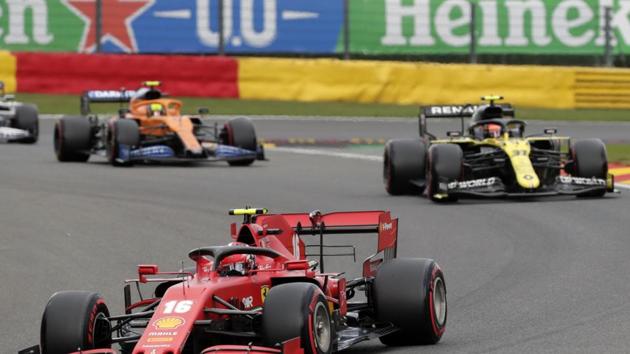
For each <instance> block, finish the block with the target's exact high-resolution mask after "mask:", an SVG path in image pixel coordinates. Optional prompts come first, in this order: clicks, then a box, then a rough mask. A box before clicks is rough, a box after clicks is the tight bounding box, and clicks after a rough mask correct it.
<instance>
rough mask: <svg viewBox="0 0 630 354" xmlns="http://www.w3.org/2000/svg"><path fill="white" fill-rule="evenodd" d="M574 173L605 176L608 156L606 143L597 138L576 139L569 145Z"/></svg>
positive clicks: (579, 175) (577, 174)
mask: <svg viewBox="0 0 630 354" xmlns="http://www.w3.org/2000/svg"><path fill="white" fill-rule="evenodd" d="M571 154H572V157H573V160H574V163H575V166H574V175H575V176H577V177H584V178H591V177H595V178H606V174H607V173H608V161H607V160H608V158H607V153H606V145H605V144H604V143H603V142H602V141H601V140H599V139H585V140H579V141H576V142H575V143H574V144H573V146H572V147H571Z"/></svg>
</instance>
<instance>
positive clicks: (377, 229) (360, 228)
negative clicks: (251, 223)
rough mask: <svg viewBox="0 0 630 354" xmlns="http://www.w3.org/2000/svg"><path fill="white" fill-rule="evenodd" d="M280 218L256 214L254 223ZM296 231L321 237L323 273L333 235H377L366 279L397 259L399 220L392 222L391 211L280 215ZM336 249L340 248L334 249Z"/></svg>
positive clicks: (365, 270) (364, 266) (366, 263)
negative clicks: (327, 241)
mask: <svg viewBox="0 0 630 354" xmlns="http://www.w3.org/2000/svg"><path fill="white" fill-rule="evenodd" d="M274 216H275V217H277V215H257V216H256V218H255V222H256V223H257V224H259V225H265V224H266V219H270V218H272V217H274ZM279 216H282V217H283V219H284V220H285V221H286V222H287V223H288V224H289V226H290V227H291V228H292V229H293V232H294V234H295V235H297V236H301V235H305V236H306V235H312V236H319V237H320V238H319V245H316V246H317V247H319V253H318V254H315V255H313V256H319V257H320V261H319V262H320V270H321V271H322V272H324V271H323V265H324V256H327V255H325V254H324V248H326V247H328V246H326V245H325V244H324V239H323V237H324V235H333V234H377V235H378V243H377V249H376V253H375V254H373V255H371V256H369V257H368V258H367V259H366V260H365V261H364V263H363V276H364V277H371V276H374V274H375V272H376V270H377V269H378V267H379V266H380V265H381V264H382V263H384V262H387V261H389V260H391V259H393V258H395V257H396V253H397V243H398V219H396V218H394V219H392V217H391V214H390V212H389V211H381V210H374V211H347V212H333V213H328V214H322V213H320V212H319V211H317V210H316V211H313V212H311V213H289V214H279ZM335 247H337V246H335Z"/></svg>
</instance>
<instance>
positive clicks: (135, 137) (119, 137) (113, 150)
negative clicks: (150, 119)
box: [107, 119, 140, 166]
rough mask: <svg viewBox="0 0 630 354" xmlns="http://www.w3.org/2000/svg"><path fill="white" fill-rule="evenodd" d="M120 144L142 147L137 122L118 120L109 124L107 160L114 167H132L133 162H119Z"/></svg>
mask: <svg viewBox="0 0 630 354" xmlns="http://www.w3.org/2000/svg"><path fill="white" fill-rule="evenodd" d="M120 144H124V145H128V146H130V147H131V146H134V147H135V146H138V145H140V128H139V127H138V123H136V121H134V120H130V119H117V120H112V121H110V122H108V131H107V160H108V161H109V162H110V163H111V164H112V165H114V166H127V165H131V164H132V163H131V162H120V161H118V158H119V154H120V151H119V147H120Z"/></svg>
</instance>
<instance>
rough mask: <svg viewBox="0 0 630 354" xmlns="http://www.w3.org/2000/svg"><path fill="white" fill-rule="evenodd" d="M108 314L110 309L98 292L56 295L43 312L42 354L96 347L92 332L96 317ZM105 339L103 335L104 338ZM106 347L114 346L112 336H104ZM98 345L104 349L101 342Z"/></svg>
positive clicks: (67, 292)
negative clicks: (106, 337)
mask: <svg viewBox="0 0 630 354" xmlns="http://www.w3.org/2000/svg"><path fill="white" fill-rule="evenodd" d="M99 314H102V315H104V316H106V317H109V310H108V309H107V305H105V302H104V301H103V299H102V297H101V296H100V295H99V294H97V293H92V292H85V291H63V292H58V293H56V294H54V295H53V296H52V297H51V298H50V300H49V301H48V304H47V305H46V309H45V311H44V315H43V317H42V324H41V347H42V353H43V354H57V353H69V352H74V351H76V350H77V348H81V349H82V350H88V349H94V348H95V341H96V340H97V338H95V334H94V333H93V329H94V324H95V320H96V318H97V317H98V316H99ZM101 339H103V338H101ZM105 341H106V342H108V343H105V344H103V345H104V346H105V347H111V335H110V337H109V340H107V339H105ZM99 347H101V348H103V346H102V345H100V346H99Z"/></svg>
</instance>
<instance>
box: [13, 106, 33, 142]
mask: <svg viewBox="0 0 630 354" xmlns="http://www.w3.org/2000/svg"><path fill="white" fill-rule="evenodd" d="M13 123H14V124H13V127H14V128H17V129H21V130H26V131H27V132H29V134H30V135H31V136H29V137H28V138H24V139H21V140H20V143H24V144H35V143H36V142H37V139H38V138H39V115H38V113H37V107H35V106H34V105H31V104H24V105H21V106H17V108H16V109H15V118H14V120H13Z"/></svg>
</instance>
